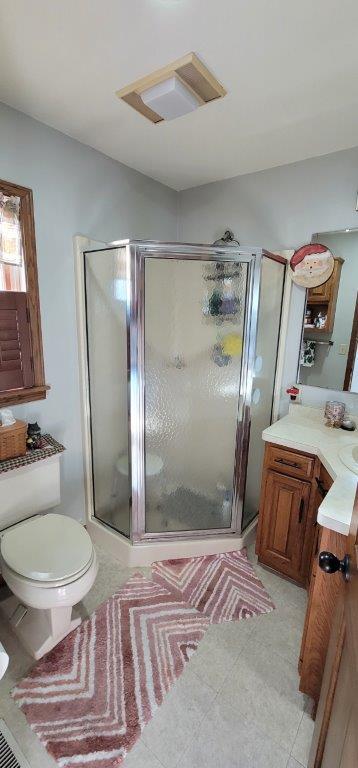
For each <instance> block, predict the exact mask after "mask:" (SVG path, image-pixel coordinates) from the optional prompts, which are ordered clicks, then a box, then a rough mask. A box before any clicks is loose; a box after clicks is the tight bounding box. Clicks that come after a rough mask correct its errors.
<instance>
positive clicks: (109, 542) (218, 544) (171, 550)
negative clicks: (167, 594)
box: [87, 517, 257, 567]
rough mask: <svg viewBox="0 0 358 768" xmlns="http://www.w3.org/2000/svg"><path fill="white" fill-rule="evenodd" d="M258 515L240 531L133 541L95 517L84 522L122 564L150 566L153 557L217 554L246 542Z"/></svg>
mask: <svg viewBox="0 0 358 768" xmlns="http://www.w3.org/2000/svg"><path fill="white" fill-rule="evenodd" d="M256 526H257V518H256V519H255V520H253V521H252V523H250V525H249V526H248V527H247V528H246V529H245V531H243V533H241V534H232V535H231V534H221V535H208V536H205V537H204V536H203V537H201V538H194V537H193V538H192V539H190V538H185V539H180V538H179V537H180V533H178V538H177V539H170V540H169V539H166V540H163V539H162V540H161V541H143V542H140V543H139V544H136V545H133V544H132V543H131V542H130V541H128V539H126V537H125V536H123V535H122V534H121V533H117V532H116V531H114V530H113V529H111V528H109V527H108V526H106V525H105V524H103V523H101V522H100V521H99V520H96V519H95V518H93V517H92V518H91V519H90V520H89V521H88V523H87V531H88V533H89V534H90V536H91V539H92V541H93V542H94V543H95V544H99V545H100V546H101V547H103V548H104V549H105V550H106V551H107V552H110V553H111V554H112V555H113V556H114V557H116V558H117V559H118V560H119V561H120V562H121V563H122V564H123V565H124V566H128V567H141V566H149V565H151V564H152V563H153V562H155V561H156V560H169V559H176V558H181V557H196V556H198V555H218V554H221V553H222V552H233V551H234V550H240V549H242V548H243V547H246V546H248V545H249V544H250V543H251V542H252V541H253V539H254V536H255V531H256Z"/></svg>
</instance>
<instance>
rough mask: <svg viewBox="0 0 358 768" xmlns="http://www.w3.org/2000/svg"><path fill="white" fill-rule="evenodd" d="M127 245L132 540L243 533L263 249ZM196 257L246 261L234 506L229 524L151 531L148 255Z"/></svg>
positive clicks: (174, 244) (192, 258) (147, 243)
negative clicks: (148, 502)
mask: <svg viewBox="0 0 358 768" xmlns="http://www.w3.org/2000/svg"><path fill="white" fill-rule="evenodd" d="M115 245H116V246H117V247H121V246H125V247H126V251H127V254H126V260H127V266H128V271H129V273H130V281H129V283H130V287H129V293H128V302H127V318H128V329H127V330H128V362H129V419H130V423H129V432H130V446H129V449H130V455H131V478H132V517H131V539H132V542H133V544H144V543H145V542H150V541H160V540H162V541H163V540H168V539H177V540H178V539H187V538H191V539H193V538H198V537H199V538H203V537H207V536H214V535H232V534H235V533H240V532H241V520H242V512H243V501H244V491H245V480H246V465H247V455H248V446H249V436H250V421H251V396H252V381H253V372H254V363H255V349H256V333H257V320H258V309H259V291H260V274H261V260H262V256H263V251H262V249H261V248H257V249H252V248H247V249H246V248H241V247H239V248H235V247H233V246H227V247H224V246H222V247H217V246H215V247H214V246H206V245H192V244H178V243H160V242H152V241H148V242H145V241H128V240H127V241H119V242H118V243H117V242H116V243H115ZM148 257H150V258H162V259H182V260H187V259H190V260H195V261H214V262H220V261H236V262H242V263H246V264H247V265H248V274H247V283H246V297H245V323H244V343H243V357H242V364H241V380H240V393H239V398H238V411H237V425H236V449H235V466H234V477H233V489H234V493H233V504H232V515H231V526H230V528H215V529H209V530H208V529H202V530H188V531H174V532H173V531H170V532H167V531H164V532H160V533H148V532H147V531H146V525H145V523H146V516H145V497H146V488H145V260H146V258H148Z"/></svg>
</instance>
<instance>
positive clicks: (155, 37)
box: [0, 0, 358, 189]
mask: <svg viewBox="0 0 358 768" xmlns="http://www.w3.org/2000/svg"><path fill="white" fill-rule="evenodd" d="M0 28H1V32H0V100H2V101H4V102H6V103H7V104H10V105H11V106H13V107H15V108H17V109H20V110H22V111H23V112H26V113H28V114H29V115H32V116H33V117H35V118H37V119H38V120H41V121H43V122H44V123H47V124H48V125H51V126H53V127H54V128H57V129H58V130H60V131H63V132H64V133H67V134H68V135H69V136H72V137H74V138H76V139H78V140H79V141H82V142H83V143H84V144H88V145H89V146H91V147H95V148H96V149H99V150H100V151H102V152H104V153H105V154H107V155H109V156H110V157H113V158H115V159H116V160H120V161H122V162H123V163H126V164H127V165H130V166H132V167H133V168H136V169H138V170H140V171H143V172H144V173H146V174H148V175H149V176H152V177H153V178H155V179H159V180H160V181H162V182H164V183H165V184H168V185H170V186H171V187H174V188H175V189H184V188H186V187H190V186H196V185H198V184H203V183H205V182H209V181H213V180H216V179H222V178H227V177H230V176H235V175H237V174H243V173H248V172H251V171H256V170H261V169H264V168H269V167H273V166H276V165H283V164H285V163H289V162H293V161H296V160H301V159H303V158H307V157H312V156H315V155H320V154H326V153H328V152H333V151H335V150H339V149H343V148H347V147H352V146H355V145H356V144H358V88H357V75H358V44H357V39H358V3H357V0H220V1H219V0H0ZM190 51H194V52H195V53H196V54H198V56H199V57H200V58H201V59H202V60H203V61H204V63H205V64H206V65H207V66H208V67H209V68H210V69H211V70H212V71H213V73H214V74H215V75H216V76H217V78H218V79H219V80H220V81H221V82H222V83H223V85H224V86H225V87H226V88H227V90H228V95H227V96H226V97H225V98H224V99H222V100H219V101H217V102H213V103H211V104H208V105H206V106H204V107H201V108H200V109H198V110H197V111H195V112H192V113H191V114H189V115H186V116H184V117H182V118H179V119H178V120H175V121H173V122H169V123H168V122H167V123H160V124H158V125H157V126H155V125H152V124H151V123H150V122H148V121H147V120H145V118H143V117H142V116H141V115H139V114H138V113H137V112H135V111H134V110H132V109H131V108H130V107H129V106H127V105H126V104H124V103H122V102H120V101H119V100H118V99H117V98H116V97H115V90H116V89H119V88H121V87H123V86H125V85H127V84H129V83H130V82H131V81H133V80H136V79H137V78H139V77H141V76H143V75H145V74H148V73H150V72H152V71H153V70H155V69H157V68H159V67H162V66H164V65H165V64H168V63H169V62H171V61H173V60H174V59H177V58H179V57H181V56H183V55H184V54H186V53H188V52H190ZM0 130H1V127H0Z"/></svg>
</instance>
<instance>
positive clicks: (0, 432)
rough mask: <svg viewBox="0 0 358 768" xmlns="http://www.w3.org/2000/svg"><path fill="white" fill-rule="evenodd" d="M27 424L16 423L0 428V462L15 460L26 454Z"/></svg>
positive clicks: (22, 422) (23, 422)
mask: <svg viewBox="0 0 358 768" xmlns="http://www.w3.org/2000/svg"><path fill="white" fill-rule="evenodd" d="M26 437H27V424H26V423H25V421H16V422H15V424H11V426H10V427H1V426H0V461H6V459H16V458H17V457H18V456H24V455H25V453H26Z"/></svg>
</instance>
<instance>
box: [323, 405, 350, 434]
mask: <svg viewBox="0 0 358 768" xmlns="http://www.w3.org/2000/svg"><path fill="white" fill-rule="evenodd" d="M345 411H346V406H345V404H344V403H340V402H339V400H327V402H326V407H325V409H324V415H325V418H326V419H327V421H326V427H336V428H338V427H340V426H341V424H342V422H343V419H344V414H345Z"/></svg>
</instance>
